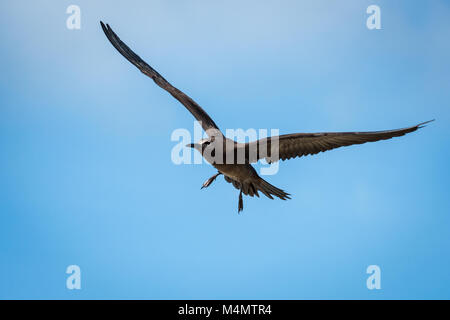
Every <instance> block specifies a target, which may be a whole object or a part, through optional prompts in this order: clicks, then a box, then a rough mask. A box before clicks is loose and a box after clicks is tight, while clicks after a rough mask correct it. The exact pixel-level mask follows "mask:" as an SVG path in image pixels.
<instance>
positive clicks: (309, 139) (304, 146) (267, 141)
mask: <svg viewBox="0 0 450 320" xmlns="http://www.w3.org/2000/svg"><path fill="white" fill-rule="evenodd" d="M431 121H433V120H431ZM428 122H430V121H427V122H423V123H419V124H418V125H415V126H412V127H409V128H403V129H395V130H385V131H368V132H321V133H294V134H285V135H281V136H275V137H269V138H264V139H260V140H257V141H253V142H250V143H246V144H241V148H242V147H244V148H245V155H246V159H247V160H248V162H250V163H253V162H257V161H258V160H259V159H263V158H265V159H266V160H267V161H268V162H274V161H278V160H279V159H281V160H287V159H291V158H296V157H301V156H306V155H313V154H316V153H319V152H325V151H328V150H331V149H335V148H339V147H344V146H350V145H353V144H362V143H366V142H373V141H379V140H386V139H391V138H393V137H400V136H403V135H405V134H407V133H410V132H413V131H416V130H417V129H419V128H422V126H423V125H424V124H426V123H428Z"/></svg>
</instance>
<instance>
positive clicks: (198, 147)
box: [186, 139, 212, 154]
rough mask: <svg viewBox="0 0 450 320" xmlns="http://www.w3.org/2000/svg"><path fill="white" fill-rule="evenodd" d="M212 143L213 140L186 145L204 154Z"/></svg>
mask: <svg viewBox="0 0 450 320" xmlns="http://www.w3.org/2000/svg"><path fill="white" fill-rule="evenodd" d="M211 142H212V140H211V139H202V140H200V141H199V142H197V143H189V144H187V145H186V147H190V148H193V149H195V150H197V151H198V152H200V153H202V154H203V151H204V150H205V149H206V147H208V146H209V145H210V144H211Z"/></svg>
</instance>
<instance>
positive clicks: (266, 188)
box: [254, 177, 291, 200]
mask: <svg viewBox="0 0 450 320" xmlns="http://www.w3.org/2000/svg"><path fill="white" fill-rule="evenodd" d="M254 185H255V186H256V188H257V190H258V191H261V192H262V193H264V194H265V196H266V197H268V198H270V199H273V197H272V195H274V196H276V197H278V198H280V199H282V200H287V199H290V198H291V197H290V194H289V193H286V192H284V191H283V190H281V189H278V188H277V187H275V186H273V185H271V184H270V183H268V182H267V181H266V180H264V179H262V178H261V177H260V178H259V180H258V182H257V183H255V184H254Z"/></svg>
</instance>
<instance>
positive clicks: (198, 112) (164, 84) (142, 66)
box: [100, 21, 222, 136]
mask: <svg viewBox="0 0 450 320" xmlns="http://www.w3.org/2000/svg"><path fill="white" fill-rule="evenodd" d="M100 24H101V26H102V29H103V32H105V35H106V37H107V38H108V40H109V41H110V42H111V44H112V45H113V46H114V48H116V49H117V51H119V52H120V54H122V55H123V56H124V57H125V58H126V59H127V60H128V61H130V62H131V63H132V64H134V65H135V66H136V67H137V68H138V69H139V70H140V71H141V72H142V73H143V74H145V75H147V76H149V77H150V78H152V79H153V81H155V83H156V84H157V85H158V86H160V87H161V88H163V89H164V90H166V91H167V92H169V93H170V94H171V95H172V96H173V97H174V98H175V99H177V100H178V101H180V102H181V103H182V104H183V105H184V106H185V107H186V109H188V110H189V112H190V113H192V115H193V116H194V117H195V119H197V121H199V122H200V123H201V125H202V128H203V130H205V131H206V133H207V134H208V135H210V136H211V135H218V134H220V135H222V133H220V130H219V128H218V126H217V125H216V124H215V123H214V121H213V120H212V119H211V118H210V116H208V114H207V113H206V112H205V110H203V109H202V108H201V107H200V106H199V105H198V104H197V103H196V102H195V101H194V100H192V99H191V98H190V97H189V96H187V95H186V94H185V93H183V92H182V91H180V90H178V89H177V88H175V87H174V86H172V85H171V84H170V83H169V82H168V81H167V80H166V79H164V78H163V76H161V75H160V74H159V73H158V72H157V71H156V70H155V69H153V68H152V67H150V66H149V65H148V64H147V63H146V62H145V61H144V60H142V59H141V58H140V57H139V56H138V55H137V54H136V53H134V52H133V51H132V50H131V49H130V48H129V47H128V46H127V45H126V44H125V43H123V42H122V40H120V38H119V37H118V36H117V35H116V34H115V33H114V31H113V30H112V29H111V27H110V26H109V25H108V24H106V25H105V24H104V23H103V22H101V21H100Z"/></svg>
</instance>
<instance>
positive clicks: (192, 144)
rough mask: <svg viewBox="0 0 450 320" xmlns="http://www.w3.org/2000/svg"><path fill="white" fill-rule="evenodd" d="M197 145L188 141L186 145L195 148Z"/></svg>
mask: <svg viewBox="0 0 450 320" xmlns="http://www.w3.org/2000/svg"><path fill="white" fill-rule="evenodd" d="M196 145H197V144H196V143H188V144H187V145H186V147H189V148H195V146H196Z"/></svg>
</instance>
